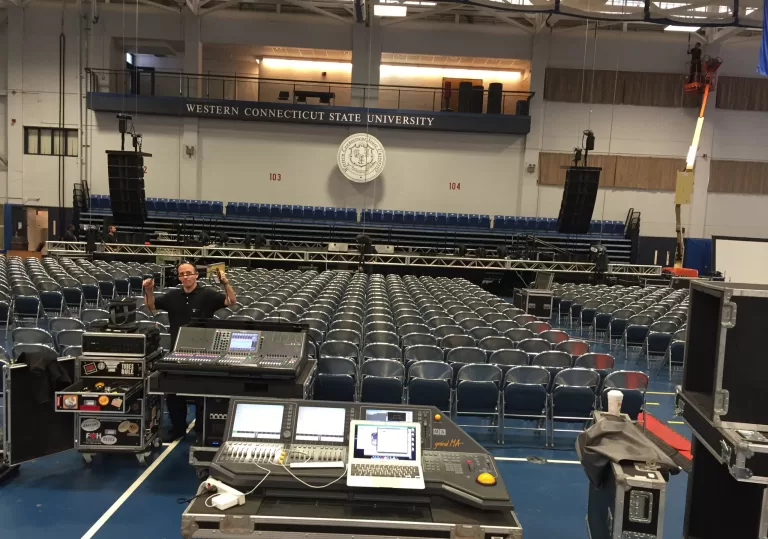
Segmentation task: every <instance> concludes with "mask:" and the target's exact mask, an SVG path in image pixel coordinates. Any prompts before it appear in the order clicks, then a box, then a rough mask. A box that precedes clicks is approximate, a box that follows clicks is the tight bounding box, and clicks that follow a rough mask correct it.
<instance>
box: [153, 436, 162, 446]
mask: <svg viewBox="0 0 768 539" xmlns="http://www.w3.org/2000/svg"><path fill="white" fill-rule="evenodd" d="M152 445H153V446H155V447H160V446H161V445H163V442H161V441H160V437H159V436H158V437H157V438H155V439H154V440H153V441H152Z"/></svg>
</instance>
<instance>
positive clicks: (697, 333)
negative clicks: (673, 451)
mask: <svg viewBox="0 0 768 539" xmlns="http://www.w3.org/2000/svg"><path fill="white" fill-rule="evenodd" d="M766 312H768V286H763V285H756V284H734V283H722V282H718V283H716V282H702V281H693V282H692V283H691V293H690V308H689V314H688V329H687V331H686V343H685V367H684V370H683V383H682V393H683V394H684V395H685V399H686V401H687V402H689V403H691V404H693V405H695V407H696V409H697V410H698V411H699V412H700V413H701V414H702V415H703V416H704V417H705V418H706V419H707V421H708V422H709V423H711V424H712V426H714V427H719V428H724V429H746V430H757V431H760V430H762V431H768V391H765V380H768V361H765V313H766ZM714 449H717V448H714Z"/></svg>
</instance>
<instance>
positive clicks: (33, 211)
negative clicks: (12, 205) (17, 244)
mask: <svg viewBox="0 0 768 539" xmlns="http://www.w3.org/2000/svg"><path fill="white" fill-rule="evenodd" d="M46 241H48V210H45V209H40V208H30V207H27V242H28V244H29V247H28V249H29V250H30V251H39V250H40V247H41V245H45V242H46Z"/></svg>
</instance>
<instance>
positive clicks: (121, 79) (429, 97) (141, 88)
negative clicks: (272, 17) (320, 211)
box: [86, 68, 533, 115]
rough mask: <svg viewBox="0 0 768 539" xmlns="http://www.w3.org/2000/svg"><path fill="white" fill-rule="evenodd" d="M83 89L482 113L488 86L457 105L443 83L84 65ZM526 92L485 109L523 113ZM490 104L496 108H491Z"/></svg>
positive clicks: (507, 93) (525, 111) (511, 93)
mask: <svg viewBox="0 0 768 539" xmlns="http://www.w3.org/2000/svg"><path fill="white" fill-rule="evenodd" d="M86 72H87V75H88V76H87V77H86V78H87V81H88V91H89V92H102V93H114V94H124V95H125V94H127V95H142V96H144V95H146V96H157V97H188V98H208V99H225V100H230V101H259V102H267V103H280V102H283V103H285V102H289V103H290V102H293V103H308V104H321V105H334V106H339V107H362V106H370V107H374V108H382V109H397V110H423V111H432V112H438V111H449V112H476V113H487V112H489V111H488V101H489V99H488V95H489V90H488V89H487V88H484V89H483V90H482V105H481V100H480V95H479V94H480V89H479V88H477V89H473V94H471V95H470V96H469V98H468V101H467V100H462V107H460V106H459V99H458V94H459V89H458V88H453V89H452V90H451V92H450V95H448V96H446V92H445V90H444V89H443V88H430V87H420V86H392V85H384V84H382V85H364V84H355V83H348V82H315V81H304V80H290V79H270V78H264V77H254V76H249V75H237V74H235V75H226V74H215V73H200V74H190V73H182V72H179V71H159V70H146V69H142V68H137V69H135V70H109V69H87V70H86ZM531 97H533V93H532V92H520V91H509V90H503V91H502V92H501V103H500V108H498V107H496V106H494V104H493V102H496V103H497V104H498V98H492V99H491V101H492V105H491V109H492V110H491V112H495V113H497V114H509V115H513V114H523V115H527V114H528V102H529V101H530V99H531ZM494 109H496V110H494Z"/></svg>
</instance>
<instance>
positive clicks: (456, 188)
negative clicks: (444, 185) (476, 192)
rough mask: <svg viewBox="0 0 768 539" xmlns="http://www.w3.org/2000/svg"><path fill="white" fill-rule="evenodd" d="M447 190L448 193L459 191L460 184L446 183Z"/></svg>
mask: <svg viewBox="0 0 768 539" xmlns="http://www.w3.org/2000/svg"><path fill="white" fill-rule="evenodd" d="M448 190H449V191H461V182H459V183H456V182H448Z"/></svg>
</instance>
